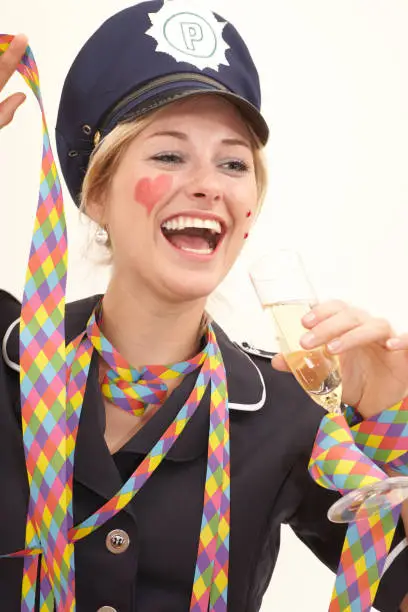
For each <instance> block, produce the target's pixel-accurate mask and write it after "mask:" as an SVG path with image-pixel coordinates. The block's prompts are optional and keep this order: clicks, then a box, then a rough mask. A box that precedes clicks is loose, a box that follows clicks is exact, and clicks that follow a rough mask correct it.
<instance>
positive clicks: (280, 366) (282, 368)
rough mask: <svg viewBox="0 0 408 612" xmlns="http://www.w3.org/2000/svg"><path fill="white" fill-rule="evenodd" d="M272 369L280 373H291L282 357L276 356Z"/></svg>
mask: <svg viewBox="0 0 408 612" xmlns="http://www.w3.org/2000/svg"><path fill="white" fill-rule="evenodd" d="M272 367H273V368H274V369H275V370H278V371H279V372H289V371H290V370H289V367H288V364H287V363H286V361H285V359H284V357H283V356H282V355H275V357H274V358H273V359H272Z"/></svg>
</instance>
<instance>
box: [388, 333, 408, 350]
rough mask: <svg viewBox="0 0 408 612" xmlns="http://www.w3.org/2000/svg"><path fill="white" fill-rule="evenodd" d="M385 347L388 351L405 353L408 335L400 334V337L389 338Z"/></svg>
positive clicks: (407, 345)
mask: <svg viewBox="0 0 408 612" xmlns="http://www.w3.org/2000/svg"><path fill="white" fill-rule="evenodd" d="M386 347H387V348H388V349H389V350H390V351H405V350H407V349H408V334H402V335H401V336H395V337H393V338H389V340H387V343H386Z"/></svg>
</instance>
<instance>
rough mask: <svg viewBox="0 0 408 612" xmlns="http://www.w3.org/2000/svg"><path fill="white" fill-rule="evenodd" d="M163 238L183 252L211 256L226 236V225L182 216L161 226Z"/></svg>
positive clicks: (213, 220) (216, 221) (212, 220)
mask: <svg viewBox="0 0 408 612" xmlns="http://www.w3.org/2000/svg"><path fill="white" fill-rule="evenodd" d="M161 231H162V234H163V236H164V237H165V238H166V240H168V242H170V244H171V245H172V246H173V247H175V248H176V249H179V250H181V251H187V252H189V253H196V254H198V255H211V254H212V253H214V251H215V250H216V249H217V247H218V246H219V244H220V243H221V241H222V239H223V237H224V235H225V227H224V225H223V224H222V223H221V222H220V221H218V220H217V219H201V218H198V217H187V216H184V215H180V216H178V217H172V218H171V219H168V220H167V221H165V222H164V223H162V225H161Z"/></svg>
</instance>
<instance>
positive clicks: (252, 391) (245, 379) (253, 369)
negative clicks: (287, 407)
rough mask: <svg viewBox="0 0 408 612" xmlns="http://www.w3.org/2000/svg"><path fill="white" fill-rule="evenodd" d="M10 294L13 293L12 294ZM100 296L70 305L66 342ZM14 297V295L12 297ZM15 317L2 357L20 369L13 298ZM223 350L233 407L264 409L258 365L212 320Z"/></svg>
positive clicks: (263, 394) (79, 331)
mask: <svg viewBox="0 0 408 612" xmlns="http://www.w3.org/2000/svg"><path fill="white" fill-rule="evenodd" d="M10 297H11V296H10ZM100 298H101V296H100V295H96V296H92V297H89V298H85V299H82V300H78V301H76V302H71V303H70V304H67V308H66V337H67V342H70V341H71V340H73V339H74V338H75V337H76V336H77V335H78V334H80V333H81V332H82V331H83V330H84V329H85V326H86V323H87V321H88V319H89V317H90V315H91V313H92V310H93V309H94V307H95V305H96V303H97V302H98V300H99V299H100ZM13 300H14V298H13ZM13 306H14V309H15V319H13V321H12V322H11V324H10V326H9V327H8V330H7V331H6V334H5V336H4V339H3V346H2V349H3V358H4V360H5V362H6V363H7V365H9V366H10V367H11V368H13V369H17V368H18V362H19V358H18V355H19V346H18V316H19V310H20V305H19V304H18V302H17V301H16V300H14V304H13ZM213 327H214V331H215V334H216V337H217V341H218V344H219V347H220V349H221V353H222V355H223V358H224V363H225V369H226V373H227V382H228V396H229V408H230V410H241V411H249V412H253V411H256V410H259V409H260V408H262V406H263V405H264V404H265V400H266V390H265V383H264V380H263V377H262V374H261V372H260V370H259V368H258V367H257V366H256V364H255V362H254V361H253V360H252V359H251V358H250V357H249V356H248V354H247V352H246V351H244V349H242V348H241V347H240V346H239V345H237V344H235V343H233V342H231V340H230V339H229V338H228V336H227V335H226V334H225V332H224V331H223V330H222V329H221V327H219V326H218V325H217V324H216V323H213Z"/></svg>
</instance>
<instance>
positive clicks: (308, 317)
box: [302, 312, 316, 324]
mask: <svg viewBox="0 0 408 612" xmlns="http://www.w3.org/2000/svg"><path fill="white" fill-rule="evenodd" d="M302 321H303V323H306V324H308V323H314V322H315V321H316V315H315V313H314V312H308V313H307V315H305V316H304V317H303V319H302Z"/></svg>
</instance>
